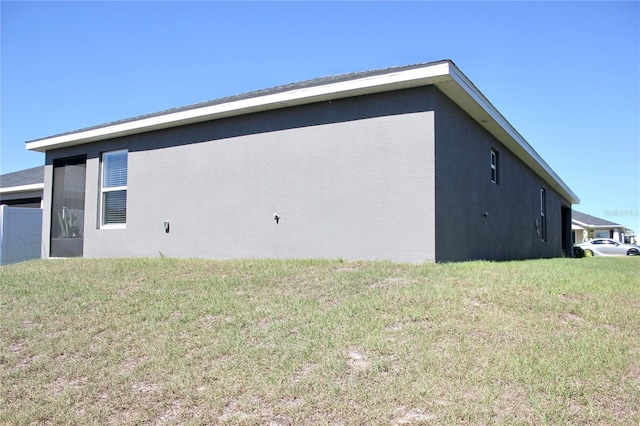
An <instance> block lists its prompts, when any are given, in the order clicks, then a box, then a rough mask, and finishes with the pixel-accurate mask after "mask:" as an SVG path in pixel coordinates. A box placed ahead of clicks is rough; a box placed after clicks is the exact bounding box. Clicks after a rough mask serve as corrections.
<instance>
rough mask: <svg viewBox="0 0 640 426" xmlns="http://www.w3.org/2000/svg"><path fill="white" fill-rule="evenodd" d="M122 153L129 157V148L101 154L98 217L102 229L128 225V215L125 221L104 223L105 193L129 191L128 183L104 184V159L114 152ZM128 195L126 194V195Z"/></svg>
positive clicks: (121, 227) (119, 227)
mask: <svg viewBox="0 0 640 426" xmlns="http://www.w3.org/2000/svg"><path fill="white" fill-rule="evenodd" d="M122 153H126V155H127V157H128V156H129V150H127V149H118V150H115V151H107V152H103V153H102V155H101V156H100V208H99V213H98V214H99V215H100V217H99V218H98V223H99V224H100V229H124V228H126V227H127V219H126V215H125V221H124V222H123V223H104V215H105V212H104V208H105V205H104V198H105V194H107V193H109V192H116V191H125V194H126V192H127V185H124V186H112V187H105V186H104V181H105V179H104V172H105V170H104V163H105V161H104V159H105V157H106V156H109V155H114V154H122ZM128 173H129V164H128V158H127V174H128ZM125 197H126V195H125ZM126 202H127V201H126V198H125V206H126Z"/></svg>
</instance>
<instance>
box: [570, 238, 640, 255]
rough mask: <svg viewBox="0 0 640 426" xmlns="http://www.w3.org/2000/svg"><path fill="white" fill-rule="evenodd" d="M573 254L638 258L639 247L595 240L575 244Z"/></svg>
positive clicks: (607, 240) (606, 240)
mask: <svg viewBox="0 0 640 426" xmlns="http://www.w3.org/2000/svg"><path fill="white" fill-rule="evenodd" d="M573 247H574V254H575V255H576V257H582V256H580V254H582V255H583V256H638V255H640V246H639V245H636V244H623V243H621V242H619V241H616V240H613V239H611V238H595V239H593V240H589V241H587V242H586V243H582V244H576V245H574V246H573Z"/></svg>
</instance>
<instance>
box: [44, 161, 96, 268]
mask: <svg viewBox="0 0 640 426" xmlns="http://www.w3.org/2000/svg"><path fill="white" fill-rule="evenodd" d="M86 163H87V157H86V156H82V157H71V158H63V159H60V160H54V162H53V199H52V202H51V249H50V253H49V256H50V257H82V254H83V242H84V186H85V175H86Z"/></svg>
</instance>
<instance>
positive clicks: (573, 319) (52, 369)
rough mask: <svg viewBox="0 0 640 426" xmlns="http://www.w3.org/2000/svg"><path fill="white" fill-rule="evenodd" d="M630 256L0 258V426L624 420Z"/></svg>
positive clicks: (638, 298) (636, 353)
mask: <svg viewBox="0 0 640 426" xmlns="http://www.w3.org/2000/svg"><path fill="white" fill-rule="evenodd" d="M637 260H638V259H574V260H572V259H554V260H536V261H524V262H504V263H491V262H469V263H457V264H425V265H403V264H394V263H390V262H346V263H345V262H341V261H328V260H310V261H303V260H296V261H293V260H292V261H275V260H265V261H196V260H174V259H166V258H165V259H156V260H151V259H136V260H88V259H77V260H68V261H36V262H27V263H23V264H17V265H11V266H7V267H3V268H2V275H1V282H0V383H1V384H2V392H1V394H0V423H1V424H8V425H13V424H16V425H18V424H83V425H84V424H96V425H97V424H100V425H102V424H111V425H121V424H124V425H127V424H131V425H133V424H149V425H174V424H193V425H205V424H206V425H209V424H220V425H274V426H283V425H316V424H326V425H352V424H386V425H407V424H408V425H419V424H478V425H480V424H505V425H507V424H509V425H510V424H603V425H605V424H630V425H637V424H638V423H639V422H640V417H639V415H638V413H639V412H640V361H639V359H640V333H639V332H638V330H640V319H639V315H638V308H639V307H640V285H639V280H638V275H637V270H638V266H639V265H638V261H637Z"/></svg>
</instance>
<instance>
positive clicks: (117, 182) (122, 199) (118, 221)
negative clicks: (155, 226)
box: [100, 149, 128, 227]
mask: <svg viewBox="0 0 640 426" xmlns="http://www.w3.org/2000/svg"><path fill="white" fill-rule="evenodd" d="M127 156H128V151H127V150H126V149H123V150H119V151H111V152H105V153H103V154H102V178H101V188H100V192H101V197H100V199H101V220H100V223H101V226H102V227H122V226H123V225H125V224H126V223H127Z"/></svg>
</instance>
